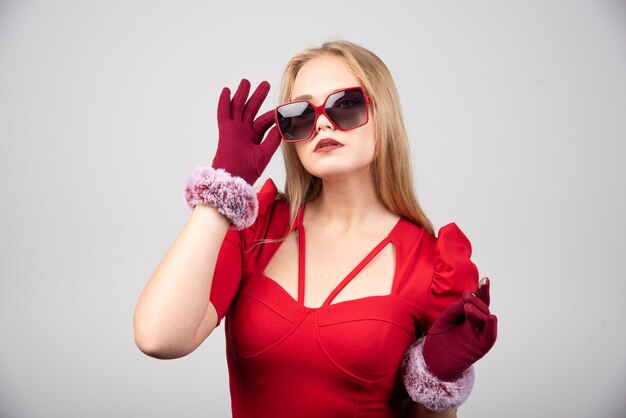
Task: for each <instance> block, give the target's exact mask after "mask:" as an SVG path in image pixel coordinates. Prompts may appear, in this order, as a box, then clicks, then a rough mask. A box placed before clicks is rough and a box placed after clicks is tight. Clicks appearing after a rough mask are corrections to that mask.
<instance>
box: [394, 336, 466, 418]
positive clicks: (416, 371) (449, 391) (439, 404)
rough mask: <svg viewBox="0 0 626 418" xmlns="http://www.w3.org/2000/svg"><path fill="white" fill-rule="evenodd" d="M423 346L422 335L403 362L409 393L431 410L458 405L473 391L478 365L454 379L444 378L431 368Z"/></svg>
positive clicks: (405, 382) (450, 408)
mask: <svg viewBox="0 0 626 418" xmlns="http://www.w3.org/2000/svg"><path fill="white" fill-rule="evenodd" d="M423 349H424V338H420V339H418V340H417V341H416V342H415V343H413V344H412V345H411V346H410V347H409V349H408V350H407V352H406V354H405V357H404V359H403V361H402V366H401V375H402V381H403V382H404V386H405V388H406V390H407V393H408V394H409V396H410V397H411V399H412V400H413V401H414V402H417V403H420V404H422V405H424V406H425V407H426V408H428V409H429V410H431V411H435V412H442V411H448V410H453V409H456V408H458V407H459V406H460V405H461V404H462V403H463V402H465V401H466V400H467V398H468V397H469V395H470V393H471V392H472V388H473V386H474V368H473V367H469V368H468V369H467V370H465V371H464V372H463V373H462V374H461V375H460V376H459V377H458V379H456V380H454V381H445V380H442V379H440V378H438V377H437V376H435V375H434V374H432V373H431V371H430V370H429V369H428V367H427V365H426V361H425V359H424V353H423Z"/></svg>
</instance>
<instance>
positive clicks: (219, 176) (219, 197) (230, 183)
mask: <svg viewBox="0 0 626 418" xmlns="http://www.w3.org/2000/svg"><path fill="white" fill-rule="evenodd" d="M185 197H186V199H187V204H188V205H189V207H191V208H195V207H196V206H197V205H205V206H212V207H214V208H215V209H217V210H218V212H220V213H221V214H222V215H224V216H226V217H227V218H228V219H230V220H231V222H232V223H233V225H235V228H237V229H238V230H241V229H244V228H247V227H249V226H250V225H252V224H253V223H254V221H255V220H256V217H257V215H258V213H259V201H258V198H257V194H256V192H255V191H254V189H253V188H252V186H250V185H249V184H248V183H246V181H245V180H244V179H242V178H241V177H237V176H233V175H231V174H230V173H229V172H227V171H225V170H224V169H221V168H218V169H214V168H212V167H198V168H196V169H195V170H193V172H192V173H191V176H190V177H189V180H187V185H186V187H185Z"/></svg>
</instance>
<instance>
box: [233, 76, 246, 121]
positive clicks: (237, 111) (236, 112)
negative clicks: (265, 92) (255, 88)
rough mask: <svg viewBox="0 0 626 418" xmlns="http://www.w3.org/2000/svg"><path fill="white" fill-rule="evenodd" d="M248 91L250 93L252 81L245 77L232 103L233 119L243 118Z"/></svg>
mask: <svg viewBox="0 0 626 418" xmlns="http://www.w3.org/2000/svg"><path fill="white" fill-rule="evenodd" d="M248 93H250V82H249V81H248V80H246V79H245V78H243V79H241V82H240V83H239V87H238V88H237V91H236V92H235V95H234V96H233V101H232V102H231V105H230V110H231V111H230V114H231V117H232V118H233V119H239V120H241V118H242V114H243V108H244V106H245V104H246V99H247V98H248Z"/></svg>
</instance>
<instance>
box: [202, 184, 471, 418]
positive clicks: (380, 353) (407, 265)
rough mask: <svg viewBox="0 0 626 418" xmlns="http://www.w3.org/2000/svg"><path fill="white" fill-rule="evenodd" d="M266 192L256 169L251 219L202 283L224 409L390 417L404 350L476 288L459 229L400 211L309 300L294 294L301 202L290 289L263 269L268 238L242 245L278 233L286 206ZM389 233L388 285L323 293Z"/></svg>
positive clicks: (269, 188) (231, 236) (270, 248)
mask: <svg viewBox="0 0 626 418" xmlns="http://www.w3.org/2000/svg"><path fill="white" fill-rule="evenodd" d="M277 192H278V191H277V189H276V186H275V185H274V183H273V182H272V180H271V179H269V180H267V181H266V183H265V184H264V185H263V187H262V189H261V191H260V192H259V193H258V198H259V216H258V218H257V220H256V222H255V224H254V225H252V226H251V227H250V228H246V229H244V230H242V231H236V230H235V229H234V228H233V227H231V229H229V231H228V233H227V235H226V238H225V240H224V243H223V244H222V248H221V250H220V254H219V257H218V261H217V265H216V268H215V274H214V279H213V286H212V288H211V295H210V300H211V302H212V303H213V305H214V306H215V308H216V310H217V312H218V318H219V319H218V321H219V322H221V320H222V318H223V317H224V316H226V346H227V358H228V369H229V378H230V393H231V402H232V413H233V417H237V418H239V417H257V418H261V417H263V418H284V417H290V418H291V417H302V418H304V417H316V418H320V417H324V418H333V417H376V418H382V417H385V418H386V417H394V418H397V417H399V416H400V406H401V403H402V401H403V400H404V399H405V398H406V397H407V396H408V395H407V393H406V391H405V389H404V387H403V385H402V382H401V380H400V375H399V369H400V363H401V361H402V357H403V355H404V353H405V351H406V349H407V348H408V347H409V345H410V344H411V343H413V342H414V341H415V340H416V339H417V338H419V337H420V336H421V334H422V333H424V332H425V331H426V330H427V329H428V328H429V327H430V325H431V324H432V322H433V321H434V319H435V318H436V317H437V316H438V315H439V313H440V312H441V311H442V310H443V309H445V308H446V307H447V306H448V305H450V304H451V303H453V302H455V301H457V300H458V299H459V298H460V297H461V293H462V292H463V290H465V289H468V290H471V291H474V290H475V289H476V287H477V282H478V270H477V269H476V266H475V265H474V264H473V263H472V262H471V261H470V255H471V245H470V243H469V241H468V239H467V238H466V237H465V235H464V234H463V232H461V230H460V229H459V228H458V227H457V226H456V225H455V224H454V223H451V224H448V225H446V226H444V227H442V228H441V229H440V230H439V237H438V238H436V237H434V236H433V235H431V234H429V233H428V232H426V231H425V230H424V229H423V228H421V227H419V226H417V225H415V224H413V223H412V222H410V221H409V220H407V219H405V218H401V219H400V220H399V221H398V223H397V224H396V225H395V226H394V228H393V229H392V230H391V231H390V233H389V234H388V236H386V237H385V238H384V239H383V240H382V241H381V242H380V243H379V244H378V245H377V246H376V247H375V248H374V249H372V251H371V252H370V253H369V254H368V255H367V257H366V258H365V259H364V260H363V261H362V262H361V263H359V265H358V266H356V267H355V268H354V270H353V271H352V272H351V273H350V274H349V275H348V276H347V277H346V278H345V279H344V280H343V281H342V282H341V283H340V284H339V286H337V288H336V289H335V290H334V291H333V292H332V293H331V294H330V295H329V296H328V298H327V299H326V301H325V302H324V304H323V305H322V306H320V307H319V308H309V307H305V306H304V304H303V302H302V301H303V299H304V286H303V284H304V282H303V278H304V274H303V273H304V263H303V261H304V257H303V251H304V245H305V239H306V238H305V234H304V227H303V225H302V213H303V212H302V211H300V214H299V216H298V220H297V222H296V227H297V228H298V231H299V234H298V237H299V250H300V263H299V267H300V268H299V280H298V282H299V289H298V300H294V299H293V298H292V297H291V295H290V294H289V293H287V292H286V291H285V290H284V289H283V288H282V287H281V286H280V285H279V284H278V283H277V282H275V281H274V280H272V279H271V278H269V277H267V276H265V275H264V274H263V272H264V271H265V267H266V266H267V265H268V264H269V261H270V259H271V258H272V256H273V254H274V253H275V252H276V250H277V249H278V247H279V246H280V243H265V244H262V245H256V246H255V245H254V243H255V241H256V240H259V239H264V238H281V237H283V236H285V234H286V232H287V229H288V227H289V205H288V203H286V202H285V201H283V200H280V199H275V198H276V196H277ZM389 242H392V243H393V244H394V246H395V251H396V270H395V276H394V279H393V286H392V290H391V294H389V295H385V296H368V297H363V298H359V299H355V300H348V301H342V302H337V303H333V304H331V302H332V300H333V298H334V297H335V296H336V295H337V294H338V293H339V292H340V291H341V289H342V288H343V287H344V286H345V285H346V284H347V283H348V282H349V281H350V280H351V279H352V278H353V277H354V276H355V275H356V274H357V273H358V272H359V271H360V270H361V269H362V268H363V267H365V265H366V264H367V263H368V262H369V261H370V260H372V259H373V258H374V256H375V255H376V254H377V253H378V252H379V251H380V250H382V248H384V247H385V245H386V244H388V243H389ZM219 322H218V324H219Z"/></svg>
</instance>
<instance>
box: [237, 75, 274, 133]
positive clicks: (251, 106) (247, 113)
mask: <svg viewBox="0 0 626 418" xmlns="http://www.w3.org/2000/svg"><path fill="white" fill-rule="evenodd" d="M269 91H270V83H268V82H267V81H262V82H261V84H259V86H258V87H257V88H256V90H255V91H254V93H252V96H250V100H248V103H246V106H245V108H244V110H243V118H242V120H243V121H244V122H245V123H246V124H248V125H249V124H252V121H253V120H254V117H255V116H256V114H257V112H258V111H259V109H260V108H261V105H262V104H263V101H265V98H266V97H267V93H269ZM268 128H269V126H268ZM265 129H267V128H265Z"/></svg>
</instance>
